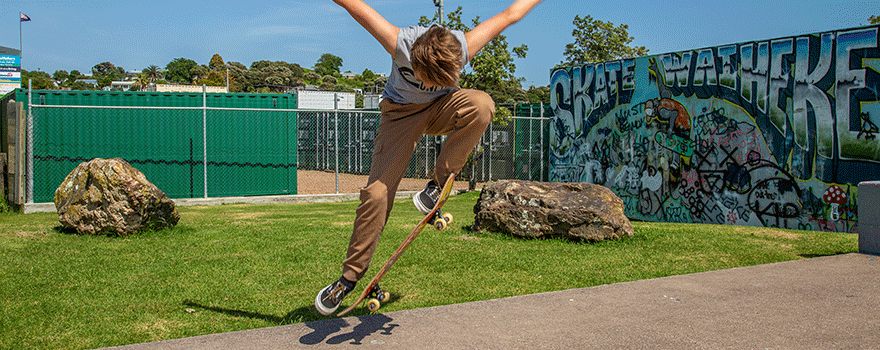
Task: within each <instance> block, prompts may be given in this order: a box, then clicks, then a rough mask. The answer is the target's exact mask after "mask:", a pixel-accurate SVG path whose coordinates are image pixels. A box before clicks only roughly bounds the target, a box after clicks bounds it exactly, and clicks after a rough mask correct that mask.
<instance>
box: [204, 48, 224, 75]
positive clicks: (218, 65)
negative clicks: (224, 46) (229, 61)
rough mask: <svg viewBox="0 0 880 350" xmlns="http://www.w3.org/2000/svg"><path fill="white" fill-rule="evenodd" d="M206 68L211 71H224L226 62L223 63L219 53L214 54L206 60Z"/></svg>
mask: <svg viewBox="0 0 880 350" xmlns="http://www.w3.org/2000/svg"><path fill="white" fill-rule="evenodd" d="M208 68H210V69H211V70H212V71H224V72H225V71H226V64H225V63H223V57H220V54H216V53H215V54H214V56H211V61H210V62H208Z"/></svg>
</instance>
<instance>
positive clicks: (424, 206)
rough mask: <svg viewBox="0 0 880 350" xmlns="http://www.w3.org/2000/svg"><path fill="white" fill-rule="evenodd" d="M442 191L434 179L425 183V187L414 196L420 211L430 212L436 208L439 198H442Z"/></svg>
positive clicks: (423, 212) (414, 201)
mask: <svg viewBox="0 0 880 350" xmlns="http://www.w3.org/2000/svg"><path fill="white" fill-rule="evenodd" d="M440 192H441V188H440V186H437V184H436V183H434V180H431V182H428V184H427V185H425V189H423V190H421V191H419V192H418V193H416V195H415V196H413V204H415V205H416V209H418V210H419V212H420V213H422V214H428V213H430V212H431V210H432V209H434V205H435V204H437V200H438V199H440Z"/></svg>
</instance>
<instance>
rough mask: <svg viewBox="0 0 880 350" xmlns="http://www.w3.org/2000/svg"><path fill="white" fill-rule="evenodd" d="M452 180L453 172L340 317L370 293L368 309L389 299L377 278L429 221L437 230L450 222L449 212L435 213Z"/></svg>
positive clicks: (444, 198) (374, 309)
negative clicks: (435, 201) (424, 213)
mask: <svg viewBox="0 0 880 350" xmlns="http://www.w3.org/2000/svg"><path fill="white" fill-rule="evenodd" d="M454 181H455V174H449V178H447V179H446V184H444V185H443V191H442V192H440V198H439V199H437V204H435V205H434V208H433V209H431V212H429V213H428V214H426V215H425V217H424V218H422V221H419V224H418V225H416V228H414V229H413V230H412V232H410V234H409V236H406V239H404V240H403V243H401V244H400V247H398V248H397V250H396V251H395V252H394V254H391V258H389V259H388V261H387V262H385V265H384V266H382V268H381V269H380V270H379V272H377V273H376V276H375V277H373V280H371V281H370V283H369V284H368V285H367V287H366V288H364V291H363V293H361V296H360V297H358V299H357V300H356V301H355V302H354V303H353V304H351V306H349V307H348V308H347V309H345V310H342V312H340V313H338V314H337V316H339V317H342V316H344V315H345V314H347V313H349V312H351V310H354V308H355V307H357V306H358V305H360V303H361V302H363V301H364V299H367V297H369V296H370V295H373V296H374V297H373V298H371V299H370V301H369V303H367V308H368V309H369V310H370V311H376V310H378V309H379V307H380V306H381V303H382V302H386V301H388V299H390V297H391V295H390V294H388V292H386V291H383V290H381V289H379V287H378V285H379V280H381V279H382V277H384V276H385V274H386V273H388V270H390V269H391V265H394V263H395V262H396V261H397V259H398V258H400V256H401V255H403V252H404V251H406V248H407V247H409V245H410V243H412V242H413V241H414V240H415V239H416V236H418V235H419V233H421V232H422V229H424V228H425V226H427V225H428V224H429V223H433V225H434V227H435V228H437V229H438V230H443V229H445V228H446V226H447V225H448V224H449V223H450V222H452V215H451V214H448V213H447V214H445V215H443V216H442V217H441V216H439V215H437V213H438V212H439V211H440V208H441V207H443V204H445V203H446V200H447V199H449V193H451V192H452V183H453V182H454Z"/></svg>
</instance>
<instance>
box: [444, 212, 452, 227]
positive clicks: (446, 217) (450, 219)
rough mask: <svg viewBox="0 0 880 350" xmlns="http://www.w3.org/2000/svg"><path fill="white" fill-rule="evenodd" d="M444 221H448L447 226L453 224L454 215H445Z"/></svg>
mask: <svg viewBox="0 0 880 350" xmlns="http://www.w3.org/2000/svg"><path fill="white" fill-rule="evenodd" d="M443 220H446V224H447V225H449V224H451V223H452V213H443Z"/></svg>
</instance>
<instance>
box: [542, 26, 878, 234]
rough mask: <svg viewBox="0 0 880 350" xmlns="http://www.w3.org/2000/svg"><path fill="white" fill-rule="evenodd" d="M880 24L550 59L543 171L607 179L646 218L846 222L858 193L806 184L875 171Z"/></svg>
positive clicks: (818, 225) (837, 225)
mask: <svg viewBox="0 0 880 350" xmlns="http://www.w3.org/2000/svg"><path fill="white" fill-rule="evenodd" d="M878 34H880V26H870V27H863V28H855V29H847V30H840V31H833V32H826V33H816V34H810V35H801V36H795V37H787V38H779V39H772V40H762V41H754V42H746V43H741V44H735V45H724V46H718V47H709V48H702V49H696V50H686V51H681V52H674V53H666V54H660V55H655V56H647V57H640V58H635V59H625V60H618V61H610V62H602V63H596V64H586V65H582V66H576V67H569V68H557V69H555V70H554V71H553V72H552V74H551V84H550V89H551V99H550V104H551V107H552V109H553V111H554V114H555V115H554V117H553V118H554V120H553V122H552V123H551V130H550V133H551V135H550V146H551V169H552V170H551V180H553V181H590V182H593V183H599V184H603V185H605V186H607V187H609V188H611V189H612V190H613V191H615V193H617V194H618V195H619V196H621V198H624V201H625V202H626V210H627V215H632V216H633V217H635V218H639V219H644V220H661V221H669V222H704V223H718V224H724V223H735V224H749V225H765V226H775V227H790V228H809V229H820V230H827V229H829V227H834V230H838V231H849V230H852V229H853V227H855V225H856V224H857V223H856V219H857V218H856V214H855V213H857V210H856V201H855V200H854V199H853V198H854V197H855V195H856V193H851V194H849V197H848V198H849V200H848V201H846V202H841V203H829V202H828V201H824V200H822V198H820V197H821V196H818V197H817V196H816V195H814V193H820V194H821V193H824V191H825V189H827V188H829V187H830V186H832V185H838V186H842V187H847V188H855V185H856V184H857V183H858V182H860V181H864V180H876V179H873V178H871V179H868V178H867V177H868V176H869V175H871V174H874V175H876V174H880V137H877V134H878V133H880V128H878V125H880V119H878V117H877V116H880V46H878V44H880V39H878ZM844 185H848V186H844ZM835 213H836V214H835ZM817 218H821V219H822V220H825V219H828V221H830V222H831V223H832V224H831V225H829V224H826V223H824V222H820V221H817ZM835 219H836V220H835Z"/></svg>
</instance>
